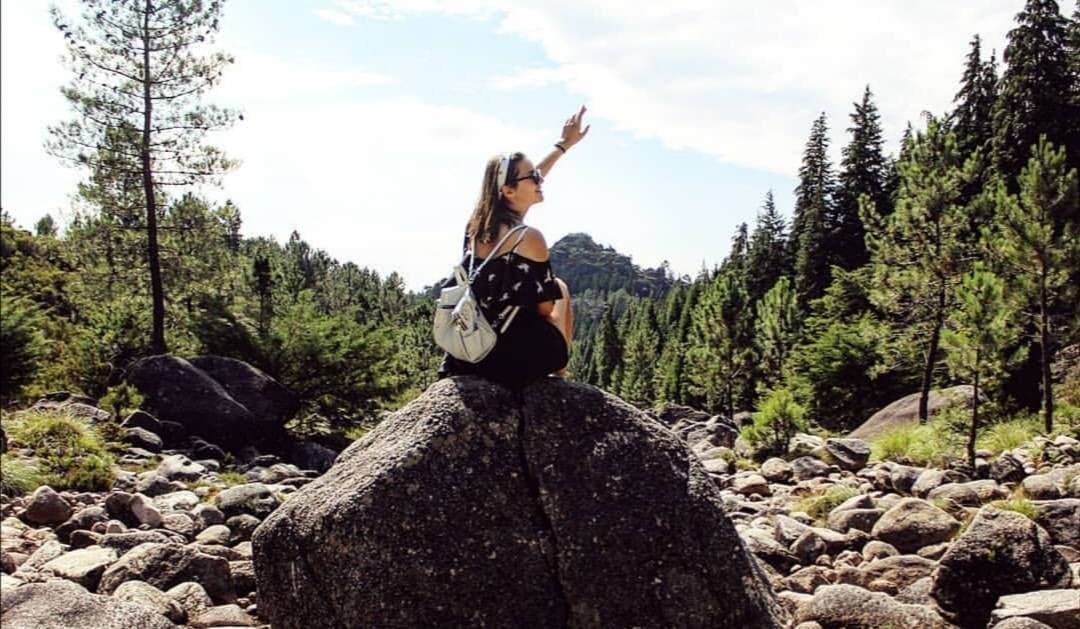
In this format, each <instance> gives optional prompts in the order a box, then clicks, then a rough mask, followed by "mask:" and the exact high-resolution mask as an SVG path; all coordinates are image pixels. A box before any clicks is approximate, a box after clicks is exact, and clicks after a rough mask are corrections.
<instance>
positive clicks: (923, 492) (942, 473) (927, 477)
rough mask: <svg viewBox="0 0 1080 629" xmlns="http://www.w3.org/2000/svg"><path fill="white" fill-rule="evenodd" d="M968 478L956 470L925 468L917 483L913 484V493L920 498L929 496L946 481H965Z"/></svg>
mask: <svg viewBox="0 0 1080 629" xmlns="http://www.w3.org/2000/svg"><path fill="white" fill-rule="evenodd" d="M967 480H968V478H967V477H966V476H964V475H963V474H961V473H959V472H956V471H954V470H935V469H927V470H923V473H922V474H919V478H917V479H915V484H914V485H912V486H911V494H912V495H913V496H916V497H919V498H925V497H927V496H928V495H929V494H930V492H931V491H933V490H934V489H936V488H938V487H940V486H941V485H944V484H946V483H963V482H965V481H967Z"/></svg>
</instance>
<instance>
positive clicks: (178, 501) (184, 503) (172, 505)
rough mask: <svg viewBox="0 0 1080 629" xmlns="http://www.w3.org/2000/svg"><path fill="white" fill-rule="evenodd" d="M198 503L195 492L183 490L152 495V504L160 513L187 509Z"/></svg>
mask: <svg viewBox="0 0 1080 629" xmlns="http://www.w3.org/2000/svg"><path fill="white" fill-rule="evenodd" d="M198 505H199V497H198V496H196V495H195V492H192V491H188V490H186V489H185V490H184V491H174V492H170V493H167V494H162V495H160V496H155V497H154V506H155V507H157V508H158V509H159V510H160V511H161V512H162V513H168V512H170V511H187V510H189V509H194V508H195V507H196V506H198Z"/></svg>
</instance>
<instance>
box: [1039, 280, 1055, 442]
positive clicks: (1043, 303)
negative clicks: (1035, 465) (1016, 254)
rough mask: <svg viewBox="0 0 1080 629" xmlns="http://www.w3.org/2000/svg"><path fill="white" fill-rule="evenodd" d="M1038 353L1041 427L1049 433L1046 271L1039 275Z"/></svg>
mask: <svg viewBox="0 0 1080 629" xmlns="http://www.w3.org/2000/svg"><path fill="white" fill-rule="evenodd" d="M1039 349H1040V350H1041V351H1040V352H1039V353H1040V354H1042V356H1041V357H1040V365H1039V366H1040V367H1041V368H1042V393H1043V428H1045V429H1046V433H1047V434H1050V433H1051V432H1053V430H1054V384H1053V382H1051V380H1050V361H1051V360H1052V359H1053V352H1052V351H1051V349H1050V313H1049V307H1048V304H1047V296H1046V273H1045V271H1044V272H1043V273H1042V275H1041V276H1040V277H1039Z"/></svg>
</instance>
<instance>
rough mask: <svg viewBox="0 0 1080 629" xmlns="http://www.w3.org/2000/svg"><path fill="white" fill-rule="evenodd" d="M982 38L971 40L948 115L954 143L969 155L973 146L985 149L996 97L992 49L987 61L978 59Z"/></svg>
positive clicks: (987, 150) (961, 151) (991, 131)
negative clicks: (952, 107) (962, 72)
mask: <svg viewBox="0 0 1080 629" xmlns="http://www.w3.org/2000/svg"><path fill="white" fill-rule="evenodd" d="M981 43H982V40H981V39H980V38H979V36H978V35H975V37H973V38H972V40H971V51H970V52H969V53H968V56H967V63H966V64H965V66H964V75H963V76H962V77H961V79H960V90H959V91H958V92H957V93H956V96H955V97H954V98H953V102H954V103H956V109H954V110H953V112H952V114H951V115H950V122H951V124H952V128H953V131H954V132H955V133H956V142H957V146H958V147H959V149H960V153H961V154H963V155H965V156H966V155H971V154H972V153H973V152H975V150H976V149H981V150H982V151H983V152H984V153H986V152H989V149H990V143H991V140H992V139H993V135H994V127H993V110H994V101H995V99H996V98H997V62H996V61H995V59H994V55H993V53H991V54H990V59H989V60H988V61H983V60H982V52H981Z"/></svg>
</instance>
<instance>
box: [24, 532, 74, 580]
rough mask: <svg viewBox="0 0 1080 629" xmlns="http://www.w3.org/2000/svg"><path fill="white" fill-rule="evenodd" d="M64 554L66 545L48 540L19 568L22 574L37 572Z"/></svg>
mask: <svg viewBox="0 0 1080 629" xmlns="http://www.w3.org/2000/svg"><path fill="white" fill-rule="evenodd" d="M63 554H64V545H63V544H61V543H60V542H58V541H56V540H55V539H51V540H48V541H47V542H45V543H44V544H42V545H41V546H39V547H38V548H37V550H35V551H34V552H33V553H31V555H30V556H29V557H27V558H26V561H23V562H22V564H21V565H20V566H19V571H20V572H37V571H38V570H40V569H41V567H42V566H44V565H45V564H47V563H49V562H50V561H52V560H53V559H56V558H57V557H59V556H61V555H63Z"/></svg>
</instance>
